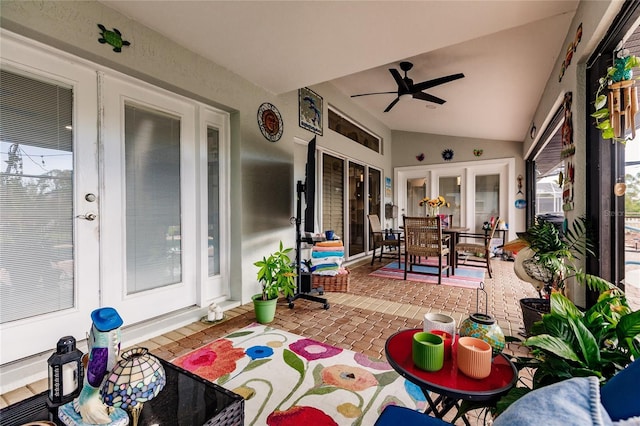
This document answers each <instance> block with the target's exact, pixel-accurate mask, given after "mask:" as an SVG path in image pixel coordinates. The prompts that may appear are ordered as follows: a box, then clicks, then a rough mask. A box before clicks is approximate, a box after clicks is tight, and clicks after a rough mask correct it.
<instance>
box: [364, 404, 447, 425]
mask: <svg viewBox="0 0 640 426" xmlns="http://www.w3.org/2000/svg"><path fill="white" fill-rule="evenodd" d="M398 425H405V426H409V425H411V426H445V425H449V426H451V423H447V422H443V421H442V420H440V419H438V418H435V417H431V416H429V415H427V414H424V413H421V412H419V411H415V410H412V409H410V408H406V407H399V406H397V405H387V407H386V408H385V409H384V410H383V411H382V414H380V417H378V420H376V423H375V425H374V426H398Z"/></svg>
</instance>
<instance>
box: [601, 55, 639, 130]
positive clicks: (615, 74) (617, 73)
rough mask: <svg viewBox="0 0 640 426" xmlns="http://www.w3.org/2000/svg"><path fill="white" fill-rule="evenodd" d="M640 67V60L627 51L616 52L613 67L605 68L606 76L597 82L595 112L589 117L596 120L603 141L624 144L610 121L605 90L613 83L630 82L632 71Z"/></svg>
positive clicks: (610, 106)
mask: <svg viewBox="0 0 640 426" xmlns="http://www.w3.org/2000/svg"><path fill="white" fill-rule="evenodd" d="M638 66H640V58H638V57H637V56H634V55H629V50H628V49H621V50H618V51H617V52H616V59H615V60H614V62H613V66H611V67H609V68H607V74H606V75H605V76H604V77H601V78H600V79H599V80H598V83H599V86H598V90H597V91H596V96H595V101H594V108H595V112H594V113H593V114H591V117H593V118H595V120H596V123H595V125H596V128H598V129H599V130H600V132H601V133H602V138H603V139H611V140H612V141H613V142H615V141H619V142H625V138H620V137H616V134H615V129H614V124H613V122H612V120H611V113H612V111H611V110H610V108H613V105H610V103H611V102H610V101H609V97H608V96H607V92H606V91H605V89H608V88H609V87H610V86H611V85H612V84H613V83H617V82H620V81H626V80H631V79H632V77H633V72H632V69H633V68H634V67H638Z"/></svg>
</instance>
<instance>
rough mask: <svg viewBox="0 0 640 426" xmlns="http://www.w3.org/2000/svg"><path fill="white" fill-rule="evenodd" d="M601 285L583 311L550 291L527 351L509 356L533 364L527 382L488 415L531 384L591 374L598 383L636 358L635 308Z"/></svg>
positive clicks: (639, 338) (638, 316)
mask: <svg viewBox="0 0 640 426" xmlns="http://www.w3.org/2000/svg"><path fill="white" fill-rule="evenodd" d="M581 279H582V278H581ZM601 281H603V282H606V281H604V280H602V279H601ZM607 284H608V289H607V290H605V291H602V292H601V293H600V296H599V298H598V302H597V303H596V304H595V305H593V306H592V307H591V308H589V309H588V310H587V311H585V312H582V311H580V310H579V309H578V308H577V307H576V306H575V305H574V304H573V303H572V302H571V301H570V300H569V299H568V298H566V297H565V296H563V295H562V294H561V293H559V292H554V293H552V294H551V312H550V313H548V314H544V315H543V316H542V321H541V322H538V323H536V324H535V325H534V329H533V332H534V336H532V337H529V338H527V339H526V340H525V341H524V342H523V344H524V345H525V346H528V347H529V348H531V354H532V356H531V357H517V358H516V359H515V365H516V367H517V368H518V370H519V371H520V370H522V369H523V368H525V367H528V368H533V369H535V372H534V374H533V380H532V384H531V386H530V387H515V388H513V389H511V390H510V391H509V393H508V394H507V395H505V396H504V397H502V398H501V399H500V400H499V401H498V404H497V407H496V411H495V413H494V414H496V415H499V414H500V413H502V412H503V411H504V410H505V409H506V408H507V407H508V406H509V405H511V404H512V403H513V402H515V401H516V400H517V399H519V398H520V397H522V396H523V395H525V394H527V393H528V392H530V391H532V390H534V389H538V388H540V387H543V386H547V385H550V384H553V383H557V382H559V381H562V380H565V379H570V378H572V377H585V376H596V377H598V379H599V380H600V382H601V384H604V383H606V382H607V381H608V380H609V379H610V378H611V377H613V376H614V375H615V374H616V373H617V372H619V371H620V370H622V369H623V368H625V367H626V366H627V365H629V364H630V363H631V362H632V361H633V359H637V358H638V357H640V311H632V310H631V308H630V307H629V305H628V303H627V301H626V297H625V295H624V293H623V292H622V291H621V290H620V289H618V288H617V287H615V286H613V284H611V283H607ZM510 340H511V341H519V339H517V338H511V339H510Z"/></svg>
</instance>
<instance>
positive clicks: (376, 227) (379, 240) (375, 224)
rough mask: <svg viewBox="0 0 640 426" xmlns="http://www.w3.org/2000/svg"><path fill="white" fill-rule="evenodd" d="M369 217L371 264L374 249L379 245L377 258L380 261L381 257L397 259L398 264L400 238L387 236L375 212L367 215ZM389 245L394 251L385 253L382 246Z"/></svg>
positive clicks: (374, 255)
mask: <svg viewBox="0 0 640 426" xmlns="http://www.w3.org/2000/svg"><path fill="white" fill-rule="evenodd" d="M367 218H368V219H369V229H370V230H371V236H372V240H373V256H372V257H371V264H372V265H373V262H374V260H375V259H376V249H377V248H378V247H380V254H379V255H378V259H379V260H380V261H382V257H383V256H384V257H388V258H391V259H396V260H397V261H398V265H400V254H401V253H400V243H401V241H400V238H395V239H392V238H388V236H387V234H386V233H385V232H384V231H383V230H382V226H381V225H380V218H379V217H378V215H377V214H370V215H367ZM385 247H390V248H392V249H393V250H395V253H391V252H388V253H385V252H384V248H385Z"/></svg>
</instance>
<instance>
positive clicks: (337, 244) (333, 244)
mask: <svg viewBox="0 0 640 426" xmlns="http://www.w3.org/2000/svg"><path fill="white" fill-rule="evenodd" d="M316 246H318V247H344V244H343V243H342V240H336V241H320V242H319V243H316Z"/></svg>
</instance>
